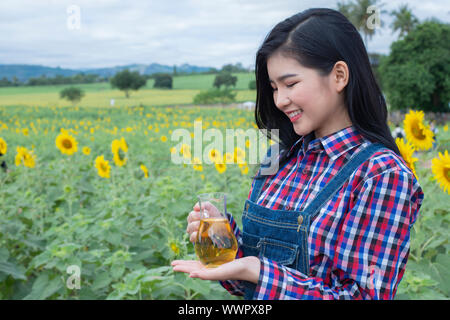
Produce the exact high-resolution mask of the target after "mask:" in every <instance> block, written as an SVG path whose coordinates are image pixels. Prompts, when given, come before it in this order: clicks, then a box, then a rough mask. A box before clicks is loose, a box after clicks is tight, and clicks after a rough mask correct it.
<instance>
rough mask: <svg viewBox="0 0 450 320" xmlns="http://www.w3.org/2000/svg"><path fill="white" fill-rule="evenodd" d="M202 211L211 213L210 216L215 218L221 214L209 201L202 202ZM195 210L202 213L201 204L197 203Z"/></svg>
mask: <svg viewBox="0 0 450 320" xmlns="http://www.w3.org/2000/svg"><path fill="white" fill-rule="evenodd" d="M201 208H202V209H205V210H206V211H208V212H209V214H210V215H211V216H213V217H218V216H220V212H219V209H217V208H216V207H215V206H214V205H213V204H212V203H211V202H209V201H205V202H202V206H201ZM194 210H195V211H199V212H200V204H199V203H198V202H197V203H196V204H195V206H194Z"/></svg>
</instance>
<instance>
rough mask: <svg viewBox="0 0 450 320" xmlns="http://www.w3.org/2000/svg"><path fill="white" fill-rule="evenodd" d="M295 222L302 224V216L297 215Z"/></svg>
mask: <svg viewBox="0 0 450 320" xmlns="http://www.w3.org/2000/svg"><path fill="white" fill-rule="evenodd" d="M297 221H298V224H302V222H303V216H302V215H299V216H298V218H297Z"/></svg>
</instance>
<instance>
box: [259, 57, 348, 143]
mask: <svg viewBox="0 0 450 320" xmlns="http://www.w3.org/2000/svg"><path fill="white" fill-rule="evenodd" d="M338 64H339V62H338V63H336V65H335V67H334V68H333V70H332V72H330V74H329V75H327V76H321V75H320V74H319V73H318V72H317V71H316V70H315V69H310V68H306V67H304V66H302V65H300V64H299V63H298V62H297V60H295V59H293V58H289V57H286V56H283V55H282V54H280V53H275V54H273V55H272V56H271V57H270V58H269V59H268V60H267V71H268V73H269V80H270V83H271V86H272V88H273V90H274V91H273V99H274V102H275V105H276V106H277V108H278V109H280V110H281V111H282V112H284V114H285V115H286V116H287V117H288V118H289V119H290V120H291V122H292V124H293V126H294V131H295V132H296V133H297V134H298V135H300V136H303V135H307V134H308V133H310V132H313V131H314V133H315V137H316V138H320V137H323V136H326V135H329V134H331V133H334V132H336V131H339V130H341V129H343V128H346V127H348V126H350V125H351V124H352V123H351V121H350V118H349V116H348V112H347V108H346V107H345V105H344V90H343V89H344V87H345V85H346V84H347V82H348V69H347V65H346V64H345V63H343V62H342V64H343V65H342V64H340V66H339V65H338ZM344 69H345V70H344Z"/></svg>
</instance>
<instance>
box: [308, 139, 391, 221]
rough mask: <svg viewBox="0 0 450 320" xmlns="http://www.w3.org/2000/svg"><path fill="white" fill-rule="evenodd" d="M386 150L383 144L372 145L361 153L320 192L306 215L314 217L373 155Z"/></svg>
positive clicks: (309, 206) (354, 156) (353, 157)
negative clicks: (383, 149)
mask: <svg viewBox="0 0 450 320" xmlns="http://www.w3.org/2000/svg"><path fill="white" fill-rule="evenodd" d="M381 148H384V146H383V145H382V144H379V143H372V144H370V145H368V146H367V147H366V148H365V149H363V150H361V151H359V152H358V153H357V154H356V155H353V156H352V158H351V159H350V160H349V161H348V162H347V163H346V164H345V165H344V166H343V167H342V168H341V169H340V170H339V171H338V173H337V174H336V175H335V176H334V177H333V178H332V179H331V180H330V182H328V183H327V185H326V186H325V187H324V188H323V189H322V190H321V191H320V192H319V194H318V195H317V196H316V197H315V198H314V199H313V201H312V202H311V203H310V204H309V205H308V206H307V207H306V208H305V210H304V215H305V216H310V217H314V216H315V215H316V214H317V213H318V212H319V210H320V208H321V207H322V206H323V205H325V204H326V203H327V202H328V201H329V200H330V199H331V197H332V196H334V194H335V193H336V192H337V191H339V189H340V188H341V187H342V185H343V184H344V183H345V181H347V180H348V179H349V178H350V176H351V175H352V173H353V172H354V171H355V170H356V168H358V167H359V166H360V165H361V164H362V163H364V162H365V161H366V160H367V159H369V158H370V157H371V156H372V154H374V153H375V152H377V151H378V150H380V149H381Z"/></svg>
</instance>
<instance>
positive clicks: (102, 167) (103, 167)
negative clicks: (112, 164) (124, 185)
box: [100, 163, 108, 171]
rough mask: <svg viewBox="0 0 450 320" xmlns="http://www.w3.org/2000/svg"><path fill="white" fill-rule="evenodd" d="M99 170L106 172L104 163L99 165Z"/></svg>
mask: <svg viewBox="0 0 450 320" xmlns="http://www.w3.org/2000/svg"><path fill="white" fill-rule="evenodd" d="M100 168H101V169H102V171H108V168H107V167H106V165H105V164H104V163H102V164H100Z"/></svg>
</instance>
